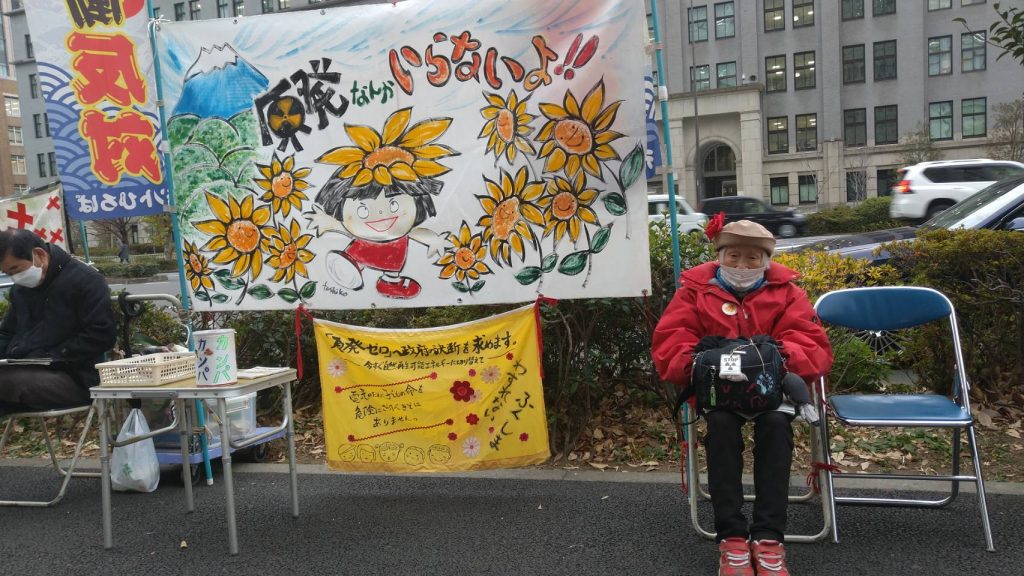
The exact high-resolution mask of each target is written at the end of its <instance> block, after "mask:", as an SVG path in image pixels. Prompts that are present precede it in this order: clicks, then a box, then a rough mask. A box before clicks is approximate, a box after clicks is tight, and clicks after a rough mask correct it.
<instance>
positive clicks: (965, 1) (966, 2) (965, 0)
mask: <svg viewBox="0 0 1024 576" xmlns="http://www.w3.org/2000/svg"><path fill="white" fill-rule="evenodd" d="M984 3H985V0H960V5H961V6H971V5H973V4H984Z"/></svg>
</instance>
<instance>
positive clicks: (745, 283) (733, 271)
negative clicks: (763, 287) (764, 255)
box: [719, 265, 768, 292]
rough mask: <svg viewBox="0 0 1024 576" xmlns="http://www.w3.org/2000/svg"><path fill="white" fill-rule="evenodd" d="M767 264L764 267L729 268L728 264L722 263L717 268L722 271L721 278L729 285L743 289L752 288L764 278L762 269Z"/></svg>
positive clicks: (736, 288) (763, 269)
mask: <svg viewBox="0 0 1024 576" xmlns="http://www.w3.org/2000/svg"><path fill="white" fill-rule="evenodd" d="M767 268H768V267H767V266H765V267H764V268H731V267H729V266H725V265H722V266H720V267H719V270H721V271H722V279H723V280H725V281H726V283H727V284H729V286H731V287H732V288H733V289H735V290H739V291H741V292H742V291H745V290H750V289H751V288H753V287H754V286H755V285H756V284H757V283H758V282H760V281H761V279H762V278H764V271H765V270H767Z"/></svg>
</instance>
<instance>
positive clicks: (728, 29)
mask: <svg viewBox="0 0 1024 576" xmlns="http://www.w3.org/2000/svg"><path fill="white" fill-rule="evenodd" d="M735 35H736V8H735V7H734V6H733V3H732V2H722V3H720V4H715V38H732V37H733V36H735Z"/></svg>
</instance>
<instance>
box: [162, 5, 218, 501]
mask: <svg viewBox="0 0 1024 576" xmlns="http://www.w3.org/2000/svg"><path fill="white" fill-rule="evenodd" d="M146 14H147V15H150V16H152V14H153V7H152V2H151V0H146ZM159 25H160V22H159V20H157V19H154V18H151V19H150V20H149V26H148V29H149V45H150V48H151V50H152V51H153V76H154V77H155V80H156V98H157V106H156V109H157V112H158V113H159V115H160V134H161V136H162V137H163V142H162V150H161V151H160V152H161V156H162V157H163V162H164V184H166V185H167V198H168V202H167V208H168V210H167V213H168V214H167V215H168V217H170V219H171V234H172V237H173V240H174V254H175V256H177V259H178V288H179V290H180V291H181V306H182V308H183V309H184V310H185V322H186V323H187V327H188V349H189V350H192V351H195V342H194V341H193V340H192V315H191V314H190V311H191V299H190V298H189V292H188V284H187V280H186V279H185V257H184V256H183V255H182V253H181V226H180V225H179V223H178V212H177V210H176V209H175V202H174V179H173V178H172V177H171V174H170V170H171V154H170V152H169V150H168V147H169V145H168V143H167V119H166V114H165V112H164V89H163V85H162V82H161V78H160V58H158V57H157V53H156V30H157V27H158V26H159ZM195 406H196V418H197V420H198V422H197V423H198V424H199V426H200V427H201V428H204V429H205V428H206V408H205V407H204V406H203V402H202V401H201V400H196V403H195ZM179 417H181V418H184V417H185V415H184V414H180V415H179ZM199 439H200V444H201V445H202V449H203V471H204V472H205V473H206V483H207V484H213V468H212V467H211V466H210V446H209V444H208V443H207V440H206V434H205V433H204V434H200V435H199ZM228 450H229V448H228V445H227V439H226V438H221V452H222V453H223V454H225V455H226V453H227V451H228ZM181 465H182V466H191V465H192V463H191V462H182V463H181Z"/></svg>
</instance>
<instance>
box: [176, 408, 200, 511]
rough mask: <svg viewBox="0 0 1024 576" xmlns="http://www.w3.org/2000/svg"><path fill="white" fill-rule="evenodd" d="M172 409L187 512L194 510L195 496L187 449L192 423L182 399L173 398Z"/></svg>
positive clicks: (190, 455)
mask: <svg viewBox="0 0 1024 576" xmlns="http://www.w3.org/2000/svg"><path fill="white" fill-rule="evenodd" d="M174 410H175V412H176V413H177V415H178V438H179V443H180V445H181V480H182V482H184V483H185V510H186V511H187V512H194V511H195V509H196V504H195V498H194V497H193V495H192V454H191V451H190V450H189V440H191V438H192V425H191V423H190V422H189V421H188V413H187V412H185V401H184V400H182V399H181V398H175V399H174Z"/></svg>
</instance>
